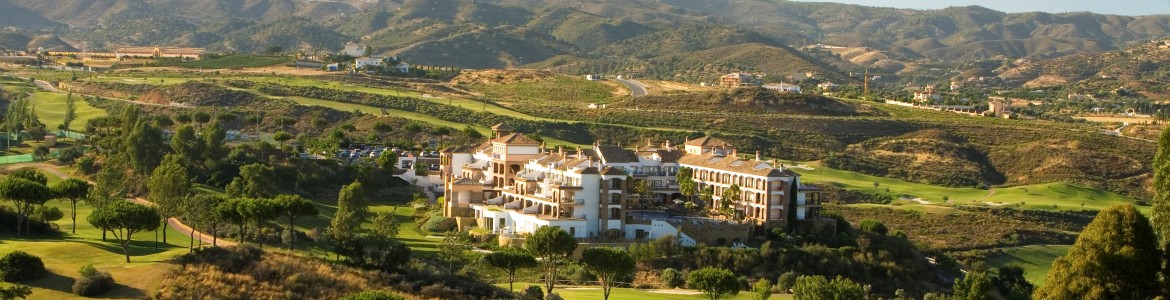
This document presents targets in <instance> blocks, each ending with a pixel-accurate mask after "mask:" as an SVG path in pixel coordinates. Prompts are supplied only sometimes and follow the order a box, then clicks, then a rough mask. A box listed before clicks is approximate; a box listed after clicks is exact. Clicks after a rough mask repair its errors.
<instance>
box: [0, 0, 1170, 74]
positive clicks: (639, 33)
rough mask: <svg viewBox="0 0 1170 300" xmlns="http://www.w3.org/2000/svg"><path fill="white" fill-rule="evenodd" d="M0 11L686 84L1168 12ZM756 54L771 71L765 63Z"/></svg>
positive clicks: (518, 0) (261, 7) (357, 4)
mask: <svg viewBox="0 0 1170 300" xmlns="http://www.w3.org/2000/svg"><path fill="white" fill-rule="evenodd" d="M0 8H11V9H0V14H8V15H12V17H7V18H0V20H4V22H7V23H9V24H11V25H13V26H14V27H17V28H19V30H24V31H27V32H33V31H35V30H39V29H43V28H45V27H52V26H58V25H56V24H66V25H67V26H69V28H67V29H57V30H56V31H55V33H54V34H56V35H58V36H60V37H61V38H62V39H63V40H64V41H68V42H69V43H71V44H72V46H73V47H75V48H77V47H79V44H80V43H82V42H86V43H88V45H89V46H90V47H91V48H94V49H99V50H100V49H112V48H115V47H117V46H120V45H164V46H196V47H206V48H208V49H211V50H213V51H239V52H260V51H263V50H265V49H269V48H270V47H273V46H279V47H281V48H283V49H284V50H286V51H292V50H299V51H306V52H309V51H318V52H320V51H325V52H332V51H337V50H339V49H340V48H341V47H342V44H343V43H344V42H345V41H357V40H361V41H363V42H365V43H366V44H368V45H370V46H371V47H372V48H373V50H374V51H375V53H386V54H400V55H402V56H404V58H406V59H408V60H412V61H415V62H417V63H421V64H427V65H444V66H459V67H465V68H499V67H515V66H525V65H527V66H539V67H543V68H554V70H556V71H566V72H573V73H582V72H592V71H596V70H604V71H606V72H610V73H636V74H642V75H643V76H649V77H651V78H656V79H685V80H688V81H700V80H710V78H711V75H710V74H715V73H717V72H727V71H729V70H731V71H748V72H763V73H774V74H780V73H786V72H801V71H815V72H818V73H821V74H830V75H826V76H827V77H829V78H830V79H833V80H845V78H842V77H843V76H839V75H840V72H839V71H837V70H832V69H834V68H841V67H846V68H851V65H850V64H853V65H864V66H870V67H874V68H877V69H881V70H886V71H888V72H891V73H894V72H899V71H900V70H902V69H905V68H913V65H912V64H910V61H914V60H920V59H929V60H935V61H937V60H944V61H959V62H963V61H977V60H986V59H1002V58H1028V59H1032V60H1040V59H1051V58H1059V57H1065V56H1069V55H1078V54H1086V53H1099V52H1103V51H1112V50H1116V49H1122V48H1124V47H1126V46H1127V45H1129V44H1131V43H1134V42H1137V41H1143V40H1149V39H1155V38H1161V37H1163V36H1167V35H1170V16H1158V15H1154V16H1140V17H1131V16H1117V15H1102V14H1092V13H1083V12H1082V13H1062V14H1050V13H1039V12H1033V13H1004V12H999V11H994V10H990V9H987V8H983V7H978V6H968V7H951V8H947V9H940V10H910V9H892V8H878V7H865V6H858V5H845V4H835V3H814V2H794V1H775V0H749V1H740V0H735V1H733V0H661V1H648V0H637V1H628V0H593V1H579V2H565V1H551V0H476V1H471V0H437V1H424V0H334V1H297V0H188V1H180V0H95V1H76V0H0ZM61 26H64V25H61ZM57 28H62V27H57ZM26 35H29V36H32V35H34V34H26ZM10 40H11V39H10ZM816 43H822V44H830V45H841V46H851V47H863V48H866V49H870V50H868V51H866V52H865V54H864V55H862V56H853V57H850V58H847V59H845V60H842V59H838V58H832V57H824V56H817V55H807V54H801V53H799V52H798V51H794V50H792V48H793V46H794V45H808V44H816ZM9 44H11V43H6V44H5V46H9V47H17V46H19V45H15V46H13V45H9ZM17 44H20V43H17ZM758 55H763V56H768V57H773V58H776V59H778V61H780V62H781V63H761V60H762V59H758V58H755V56H758ZM566 57H573V58H575V59H565V58H566ZM713 58H714V59H715V60H714V61H712V59H713ZM549 59H554V60H556V61H547V60H549ZM696 61H702V62H700V63H696ZM664 63H665V64H667V65H671V66H670V67H661V66H660V65H663V64H664ZM566 65H568V67H566ZM830 65H836V66H830ZM557 68H560V69H557ZM851 70H852V69H851Z"/></svg>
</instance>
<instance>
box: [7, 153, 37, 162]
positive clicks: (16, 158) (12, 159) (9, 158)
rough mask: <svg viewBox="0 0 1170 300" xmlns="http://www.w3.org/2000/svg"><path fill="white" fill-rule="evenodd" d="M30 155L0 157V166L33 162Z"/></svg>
mask: <svg viewBox="0 0 1170 300" xmlns="http://www.w3.org/2000/svg"><path fill="white" fill-rule="evenodd" d="M33 161H34V159H33V155H32V154H20V155H9V156H0V165H7V164H16V163H27V162H33Z"/></svg>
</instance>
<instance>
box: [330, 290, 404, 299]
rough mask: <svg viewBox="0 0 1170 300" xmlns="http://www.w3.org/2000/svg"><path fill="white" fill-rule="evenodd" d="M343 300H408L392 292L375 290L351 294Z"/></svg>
mask: <svg viewBox="0 0 1170 300" xmlns="http://www.w3.org/2000/svg"><path fill="white" fill-rule="evenodd" d="M341 300H406V298H402V296H399V295H396V294H393V293H390V292H386V291H377V290H375V291H364V292H359V293H353V294H349V295H347V296H345V298H341Z"/></svg>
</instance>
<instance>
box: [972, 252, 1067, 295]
mask: <svg viewBox="0 0 1170 300" xmlns="http://www.w3.org/2000/svg"><path fill="white" fill-rule="evenodd" d="M1070 247H1072V246H1069V245H1031V246H1023V247H1013V248H1006V249H1004V251H1006V253H1005V254H1003V255H1000V256H995V257H990V258H988V259H987V264H988V265H990V266H992V267H996V268H1000V267H1003V266H1006V265H1008V264H1015V265H1018V266H1020V267H1022V268H1024V277H1025V278H1027V279H1028V282H1031V283H1032V284H1034V285H1036V286H1040V285H1043V284H1044V280H1045V279H1046V277H1047V276H1048V270H1050V269H1052V261H1054V260H1056V258H1058V257H1060V256H1063V255H1064V254H1065V253H1068V249H1069V248H1070Z"/></svg>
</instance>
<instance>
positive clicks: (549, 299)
mask: <svg viewBox="0 0 1170 300" xmlns="http://www.w3.org/2000/svg"><path fill="white" fill-rule="evenodd" d="M544 300H565V298H561V295H557V293H549V294H548V296H545V297H544Z"/></svg>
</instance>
